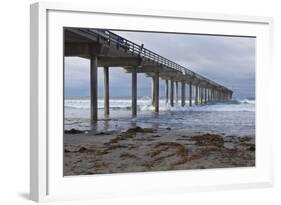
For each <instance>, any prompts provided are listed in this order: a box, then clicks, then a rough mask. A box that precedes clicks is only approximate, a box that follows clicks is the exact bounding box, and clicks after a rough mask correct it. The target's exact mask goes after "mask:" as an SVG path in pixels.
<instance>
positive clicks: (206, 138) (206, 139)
mask: <svg viewBox="0 0 281 205" xmlns="http://www.w3.org/2000/svg"><path fill="white" fill-rule="evenodd" d="M191 140H193V141H195V142H196V143H195V145H199V146H209V145H211V146H216V147H222V146H223V145H224V140H223V138H222V137H221V136H219V135H215V134H208V133H207V134H204V135H198V136H193V137H191Z"/></svg>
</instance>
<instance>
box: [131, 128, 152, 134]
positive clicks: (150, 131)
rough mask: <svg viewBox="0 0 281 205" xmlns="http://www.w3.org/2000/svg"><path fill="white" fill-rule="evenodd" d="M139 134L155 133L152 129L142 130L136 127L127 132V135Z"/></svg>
mask: <svg viewBox="0 0 281 205" xmlns="http://www.w3.org/2000/svg"><path fill="white" fill-rule="evenodd" d="M137 132H144V133H153V132H154V131H153V129H151V128H141V127H134V128H130V129H128V130H127V133H137Z"/></svg>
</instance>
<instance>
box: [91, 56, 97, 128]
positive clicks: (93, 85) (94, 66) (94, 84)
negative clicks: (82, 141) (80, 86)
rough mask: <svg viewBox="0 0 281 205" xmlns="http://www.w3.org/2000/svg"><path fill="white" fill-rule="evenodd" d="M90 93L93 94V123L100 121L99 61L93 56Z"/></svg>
mask: <svg viewBox="0 0 281 205" xmlns="http://www.w3.org/2000/svg"><path fill="white" fill-rule="evenodd" d="M90 66H91V68H90V93H91V122H92V123H93V122H96V121H97V120H98V59H97V56H91V59H90Z"/></svg>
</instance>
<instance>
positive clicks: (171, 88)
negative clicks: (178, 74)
mask: <svg viewBox="0 0 281 205" xmlns="http://www.w3.org/2000/svg"><path fill="white" fill-rule="evenodd" d="M170 82H171V86H170V105H171V107H174V81H173V80H170Z"/></svg>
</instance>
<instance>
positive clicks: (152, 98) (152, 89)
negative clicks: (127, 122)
mask: <svg viewBox="0 0 281 205" xmlns="http://www.w3.org/2000/svg"><path fill="white" fill-rule="evenodd" d="M151 79H152V81H151V82H152V83H151V101H152V105H153V106H155V76H152V78H151Z"/></svg>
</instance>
